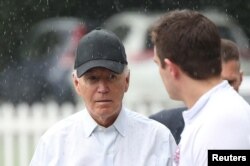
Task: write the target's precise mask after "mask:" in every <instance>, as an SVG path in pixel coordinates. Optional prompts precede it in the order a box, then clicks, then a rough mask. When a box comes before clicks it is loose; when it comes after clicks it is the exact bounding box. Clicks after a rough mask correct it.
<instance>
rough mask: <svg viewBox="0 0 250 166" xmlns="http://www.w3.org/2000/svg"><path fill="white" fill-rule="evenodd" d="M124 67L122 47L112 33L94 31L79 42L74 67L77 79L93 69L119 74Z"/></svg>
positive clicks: (99, 30) (125, 62)
mask: <svg viewBox="0 0 250 166" xmlns="http://www.w3.org/2000/svg"><path fill="white" fill-rule="evenodd" d="M126 65H127V58H126V53H125V49H124V46H123V44H122V42H121V41H120V40H119V38H118V37H117V36H116V35H115V34H114V33H112V32H109V31H107V30H104V29H95V30H93V31H91V32H89V33H88V34H87V35H85V36H83V37H82V39H81V40H80V42H79V45H78V47H77V50H76V59H75V66H74V68H75V70H76V73H77V77H81V76H82V75H83V74H84V73H86V72H87V71H88V70H89V69H92V68H95V67H104V68H107V69H109V70H111V71H113V72H115V73H118V74H120V73H122V72H123V70H124V67H125V66H126Z"/></svg>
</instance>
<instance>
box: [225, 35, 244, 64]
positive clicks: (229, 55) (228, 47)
mask: <svg viewBox="0 0 250 166" xmlns="http://www.w3.org/2000/svg"><path fill="white" fill-rule="evenodd" d="M239 56H240V52H239V49H238V47H237V45H236V43H234V42H233V41H231V40H228V39H221V59H222V62H225V63H226V62H228V61H231V60H235V61H239Z"/></svg>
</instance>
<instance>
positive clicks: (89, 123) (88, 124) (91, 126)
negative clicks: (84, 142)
mask: <svg viewBox="0 0 250 166" xmlns="http://www.w3.org/2000/svg"><path fill="white" fill-rule="evenodd" d="M84 117H85V118H84V121H83V126H84V127H83V128H84V129H83V130H84V136H85V137H89V136H90V135H91V134H92V133H93V131H94V130H95V128H96V127H97V125H98V124H97V123H96V121H95V120H94V119H93V118H92V117H91V116H90V114H89V112H88V110H87V109H86V108H85V109H84Z"/></svg>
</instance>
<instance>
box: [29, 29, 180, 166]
mask: <svg viewBox="0 0 250 166" xmlns="http://www.w3.org/2000/svg"><path fill="white" fill-rule="evenodd" d="M73 82H74V87H75V89H76V92H77V93H78V95H79V96H80V97H81V98H82V99H83V101H84V105H85V109H84V110H82V111H80V112H78V113H76V114H74V115H72V116H70V117H69V118H66V119H64V120H62V121H61V122H59V123H58V124H56V125H55V127H53V128H52V129H51V130H49V131H48V132H46V133H45V135H44V136H43V137H42V139H41V142H40V143H39V145H38V147H37V150H36V152H35V155H34V157H33V159H32V161H31V164H30V165H31V166H33V165H37V163H39V164H40V165H55V166H61V165H67V166H68V165H91V166H100V165H119V166H128V165H130V166H145V165H158V166H166V165H167V166H170V165H172V164H171V163H172V160H173V159H172V156H173V153H174V151H175V147H176V143H175V141H174V138H173V136H172V135H171V133H170V131H169V130H168V129H167V128H166V127H165V126H163V125H162V124H160V123H158V122H156V121H153V120H150V119H148V118H146V117H144V116H142V115H140V114H138V113H136V112H135V111H131V110H129V109H127V108H125V107H124V106H123V104H122V100H123V96H124V93H125V92H126V91H127V90H128V86H129V70H128V67H127V60H126V54H125V50H124V47H123V44H122V43H121V42H120V40H119V39H118V38H117V37H116V36H115V35H114V34H113V33H111V32H108V31H106V30H103V29H98V30H93V31H91V32H90V33H89V34H87V35H86V36H84V37H83V38H82V39H81V40H80V43H79V46H78V48H77V51H76V60H75V72H74V73H73Z"/></svg>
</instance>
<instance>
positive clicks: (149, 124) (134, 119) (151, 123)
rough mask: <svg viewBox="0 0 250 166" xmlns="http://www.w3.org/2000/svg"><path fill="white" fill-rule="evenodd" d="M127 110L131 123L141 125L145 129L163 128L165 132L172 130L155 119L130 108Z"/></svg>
mask: <svg viewBox="0 0 250 166" xmlns="http://www.w3.org/2000/svg"><path fill="white" fill-rule="evenodd" d="M125 111H126V114H127V115H128V118H129V121H130V123H129V125H133V126H136V127H139V128H140V129H143V130H160V131H161V130H163V131H165V132H170V131H169V129H168V128H167V127H166V126H164V125H163V124H161V123H159V122H157V121H155V120H153V119H150V118H148V117H147V116H145V115H142V114H140V113H137V112H134V111H131V110H129V109H125Z"/></svg>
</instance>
